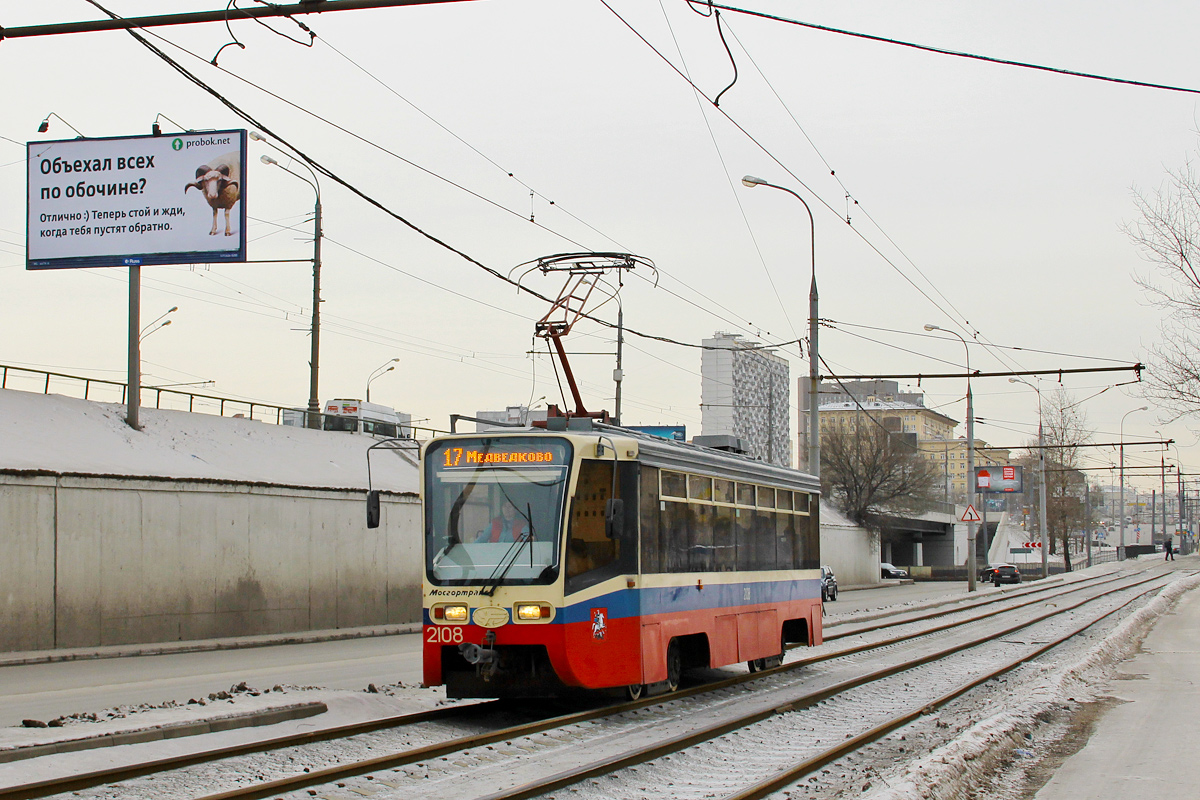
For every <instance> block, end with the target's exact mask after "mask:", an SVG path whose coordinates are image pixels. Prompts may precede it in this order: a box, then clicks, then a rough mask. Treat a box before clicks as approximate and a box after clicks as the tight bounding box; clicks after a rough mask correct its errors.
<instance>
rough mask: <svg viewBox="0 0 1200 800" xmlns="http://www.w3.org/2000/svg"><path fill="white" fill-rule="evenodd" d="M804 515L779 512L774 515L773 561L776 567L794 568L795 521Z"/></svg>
mask: <svg viewBox="0 0 1200 800" xmlns="http://www.w3.org/2000/svg"><path fill="white" fill-rule="evenodd" d="M797 520H802V521H804V522H807V521H808V520H806V519H804V517H797V516H796V515H794V514H784V513H782V512H780V513H779V514H777V515H776V516H775V563H776V568H777V569H796V568H798V567H799V564H797V563H796V549H797V548H796V522H797Z"/></svg>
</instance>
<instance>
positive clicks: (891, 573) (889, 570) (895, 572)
mask: <svg viewBox="0 0 1200 800" xmlns="http://www.w3.org/2000/svg"><path fill="white" fill-rule="evenodd" d="M879 571H880V572H881V573H883V577H885V578H907V577H908V572H907V571H905V570H902V569H900V568H899V567H893V566H892V565H891V564H889V563H887V562H886V561H884V562H883V563H882V564H880V565H879Z"/></svg>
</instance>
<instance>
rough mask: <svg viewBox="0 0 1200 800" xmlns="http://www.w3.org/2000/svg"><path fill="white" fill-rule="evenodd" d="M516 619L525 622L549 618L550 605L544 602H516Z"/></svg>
mask: <svg viewBox="0 0 1200 800" xmlns="http://www.w3.org/2000/svg"><path fill="white" fill-rule="evenodd" d="M516 611H517V619H519V620H524V621H525V622H533V621H535V620H541V619H549V618H550V606H548V605H545V604H544V603H517V608H516Z"/></svg>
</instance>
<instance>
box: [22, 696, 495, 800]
mask: <svg viewBox="0 0 1200 800" xmlns="http://www.w3.org/2000/svg"><path fill="white" fill-rule="evenodd" d="M495 702H496V701H492V702H484V703H470V704H463V705H460V706H453V707H449V708H435V709H431V710H429V711H419V712H416V713H413V714H400V715H397V716H391V717H382V718H380V719H373V720H369V721H367V722H354V723H350V724H348V725H338V726H337V727H333V728H324V729H322V730H319V731H308V732H305V733H293V734H288V735H287V736H277V737H273V738H270V739H262V740H260V741H257V742H248V743H246V744H236V745H229V746H227V747H218V748H215V749H212V750H203V751H200V752H197V753H187V754H184V755H178V756H170V757H168V758H160V759H156V760H154V761H145V762H142V763H140V764H134V765H132V766H125V767H110V768H108V769H101V770H95V771H93V772H83V773H80V774H78V775H72V776H71V777H69V778H51V779H47V780H43V781H36V782H34V783H24V784H21V785H19V786H11V787H7V788H2V789H0V800H30V799H31V798H37V797H49V796H51V795H55V794H62V793H65V792H73V791H79V790H81V789H89V788H91V787H93V786H100V785H103V784H105V783H116V782H119V781H124V780H130V779H131V778H140V777H142V776H144V775H154V774H157V773H159V772H166V771H167V770H171V769H181V768H183V767H190V766H193V765H195V764H204V763H208V762H210V761H217V760H219V759H222V758H233V757H235V756H244V755H252V754H254V753H263V752H267V751H269V750H281V749H283V748H285V747H297V746H302V745H306V744H313V743H314V742H323V741H328V740H330V739H344V738H347V737H349V736H357V735H359V734H363V733H373V732H375V731H378V730H384V729H386V728H402V727H404V726H406V725H415V724H418V723H422V722H430V721H433V720H441V719H446V718H453V717H457V716H465V715H467V714H470V713H475V712H478V711H479V710H481V709H483V708H486V707H488V706H491V705H493V703H495Z"/></svg>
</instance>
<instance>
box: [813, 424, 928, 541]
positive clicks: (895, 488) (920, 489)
mask: <svg viewBox="0 0 1200 800" xmlns="http://www.w3.org/2000/svg"><path fill="white" fill-rule="evenodd" d="M864 422H865V423H866V424H861V425H858V426H856V427H854V428H853V429H850V430H846V431H834V432H831V433H824V434H822V435H821V489H822V491H823V492H824V494H825V496H826V497H827V498H829V499H831V500H832V502H833V503H834V505H836V506H837V507H838V508H839V509H841V511H842V512H843V513H844V514H845V515H846V516H847V517H849V518H850V519H851V520H853V521H854V522H855V523H856V524H858V525H863V526H866V524H867V518H868V516H869V515H873V514H886V513H889V512H897V511H909V512H913V513H920V512H922V511H926V510H928V509H929V508H931V507H932V502H931V501H932V500H933V499H934V495H935V493H936V492H940V491H941V488H942V486H941V476H940V474H939V473H938V471H937V468H936V467H935V465H934V464H933V463H932V462H930V461H927V460H926V459H924V458H923V457H922V455H921V454H920V453H919V452H918V451H917V448H916V447H915V446H914V445H913V444H912V443H910V442H909V441H907V440H905V438H904V435H903V434H900V433H893V432H891V431H887V430H884V429H883V428H881V427H880V426H878V425H874V424H872V423H871V422H870V421H869V420H864Z"/></svg>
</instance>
